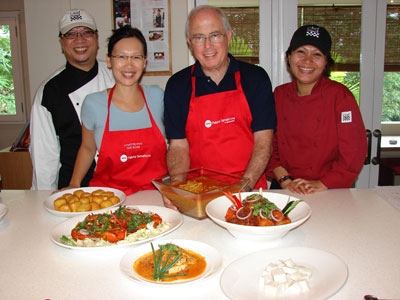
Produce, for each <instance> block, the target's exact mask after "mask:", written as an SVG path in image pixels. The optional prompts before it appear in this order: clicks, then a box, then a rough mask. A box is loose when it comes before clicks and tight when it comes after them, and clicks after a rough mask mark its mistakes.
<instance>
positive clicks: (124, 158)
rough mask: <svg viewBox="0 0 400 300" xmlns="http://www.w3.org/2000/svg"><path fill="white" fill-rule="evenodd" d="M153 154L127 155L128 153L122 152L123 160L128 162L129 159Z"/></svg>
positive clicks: (121, 158)
mask: <svg viewBox="0 0 400 300" xmlns="http://www.w3.org/2000/svg"><path fill="white" fill-rule="evenodd" d="M150 157H151V154H138V155H130V156H127V155H126V154H122V155H121V157H120V160H121V162H126V161H128V159H134V158H150Z"/></svg>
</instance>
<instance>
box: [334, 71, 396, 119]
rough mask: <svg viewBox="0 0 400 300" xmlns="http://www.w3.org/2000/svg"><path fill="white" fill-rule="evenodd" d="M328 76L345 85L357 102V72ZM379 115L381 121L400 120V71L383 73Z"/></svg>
mask: <svg viewBox="0 0 400 300" xmlns="http://www.w3.org/2000/svg"><path fill="white" fill-rule="evenodd" d="M330 78H331V79H332V80H336V81H338V82H341V83H343V84H344V85H345V86H347V87H348V88H349V90H350V91H351V92H352V93H353V95H354V97H355V98H356V99H357V102H358V103H359V99H360V73H359V72H332V73H331V77H330ZM381 117H382V122H398V121H400V72H385V73H384V78H383V96H382V116H381Z"/></svg>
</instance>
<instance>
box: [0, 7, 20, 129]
mask: <svg viewBox="0 0 400 300" xmlns="http://www.w3.org/2000/svg"><path fill="white" fill-rule="evenodd" d="M18 19H19V13H18V12H0V123H3V124H4V123H25V122H26V112H25V107H24V104H25V103H24V98H25V97H24V89H23V79H22V61H21V47H20V41H19V37H18V33H19V23H18Z"/></svg>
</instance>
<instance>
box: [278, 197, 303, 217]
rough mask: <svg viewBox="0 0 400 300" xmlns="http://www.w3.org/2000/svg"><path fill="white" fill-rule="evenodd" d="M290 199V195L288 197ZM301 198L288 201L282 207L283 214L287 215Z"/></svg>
mask: <svg viewBox="0 0 400 300" xmlns="http://www.w3.org/2000/svg"><path fill="white" fill-rule="evenodd" d="M289 199H290V197H289ZM302 201H303V200H296V201H289V202H288V203H287V204H286V206H285V207H284V208H283V209H282V213H283V215H284V216H287V215H288V214H289V213H290V212H291V211H292V210H293V209H294V208H295V207H296V206H297V204H299V203H300V202H302Z"/></svg>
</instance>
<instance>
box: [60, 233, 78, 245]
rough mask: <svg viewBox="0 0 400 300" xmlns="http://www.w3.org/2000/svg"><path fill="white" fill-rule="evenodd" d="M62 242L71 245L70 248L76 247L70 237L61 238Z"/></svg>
mask: <svg viewBox="0 0 400 300" xmlns="http://www.w3.org/2000/svg"><path fill="white" fill-rule="evenodd" d="M60 240H61V242H63V243H64V244H67V245H70V246H76V243H75V241H74V240H73V239H70V238H69V237H66V236H65V235H63V236H62V237H60Z"/></svg>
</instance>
